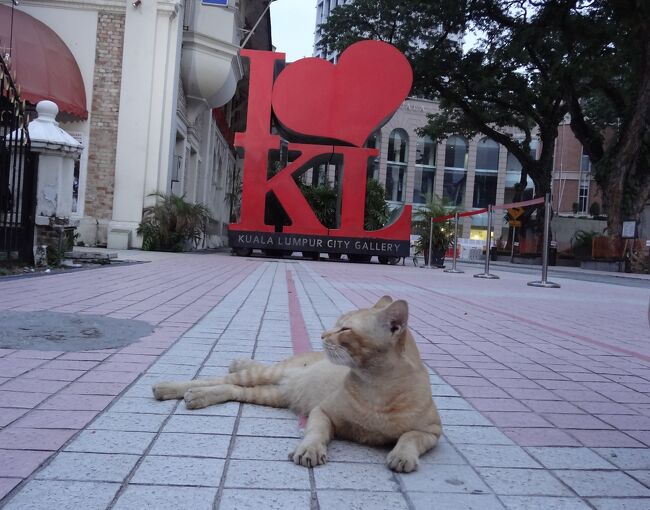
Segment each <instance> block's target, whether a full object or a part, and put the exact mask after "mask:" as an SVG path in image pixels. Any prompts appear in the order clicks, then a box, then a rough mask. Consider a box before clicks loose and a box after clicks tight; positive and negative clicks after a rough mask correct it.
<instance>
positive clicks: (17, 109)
mask: <svg viewBox="0 0 650 510" xmlns="http://www.w3.org/2000/svg"><path fill="white" fill-rule="evenodd" d="M28 122H29V120H28V119H27V114H26V111H25V102H24V101H22V102H21V100H20V96H19V91H18V90H17V88H16V84H15V81H14V79H12V77H11V74H10V72H9V69H8V67H7V65H6V63H5V61H4V60H3V58H2V57H1V56H0V263H3V262H6V261H11V260H20V261H21V262H27V263H30V262H31V261H32V259H33V245H34V209H35V202H36V168H35V167H36V162H37V161H38V160H37V159H36V158H34V157H32V155H31V153H30V150H29V149H30V146H29V134H28V132H27V123H28Z"/></svg>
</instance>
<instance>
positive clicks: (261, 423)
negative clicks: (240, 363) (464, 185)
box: [0, 252, 650, 510]
mask: <svg viewBox="0 0 650 510" xmlns="http://www.w3.org/2000/svg"><path fill="white" fill-rule="evenodd" d="M120 256H121V257H128V258H131V259H140V260H149V262H148V263H143V264H133V265H122V266H114V267H105V268H101V269H93V270H87V271H76V272H68V273H62V274H51V275H46V276H39V277H29V278H24V277H23V278H4V279H0V311H2V312H9V311H13V312H32V313H33V314H39V313H42V312H43V311H47V312H54V313H60V314H64V313H65V314H85V315H90V316H96V315H100V316H105V317H108V318H112V319H121V320H125V321H126V320H129V321H131V320H138V321H144V322H146V323H148V326H150V327H151V329H150V330H149V331H146V333H145V335H146V336H144V337H142V338H141V339H140V340H139V341H137V342H134V343H131V344H129V345H127V346H125V347H113V348H109V349H100V350H97V349H93V348H92V340H91V339H89V340H88V348H87V349H86V350H81V351H80V350H73V351H69V350H67V351H63V350H60V351H57V350H36V349H34V348H31V349H29V350H28V349H1V350H0V508H3V509H7V510H9V509H11V510H35V509H46V510H56V509H73V508H74V509H79V510H94V509H98V510H99V509H115V510H125V509H133V510H139V509H144V508H152V509H156V510H165V509H169V510H172V509H173V510H180V509H192V510H202V509H206V510H207V509H219V510H226V509H248V508H259V509H276V508H277V509H302V508H304V509H322V510H328V509H357V508H359V509H361V508H369V509H373V510H382V509H391V510H398V509H416V510H419V509H422V510H425V509H426V510H428V509H439V510H468V509H477V510H478V509H480V510H496V509H508V510H524V509H539V510H582V509H585V510H587V509H592V510H593V509H597V510H648V509H650V450H649V449H648V447H649V446H650V326H649V325H648V300H649V298H650V279H648V277H647V275H646V276H645V277H644V276H640V275H636V276H633V277H632V279H630V280H626V279H625V277H624V276H621V277H620V278H618V279H617V280H616V284H612V283H602V282H599V283H595V282H591V281H585V280H584V279H582V280H577V279H574V278H572V277H571V274H572V273H571V272H570V271H566V272H553V271H551V273H550V277H551V279H552V280H553V281H556V282H558V283H560V284H561V286H562V287H561V288H560V289H541V288H533V287H528V286H527V285H526V282H528V281H531V280H537V279H539V274H538V273H536V274H524V273H521V272H511V271H508V270H506V269H505V268H503V269H502V268H499V267H493V269H492V270H493V272H495V273H497V274H499V276H500V277H501V278H500V279H499V280H482V279H477V278H473V277H472V275H473V274H474V273H477V272H480V271H481V269H482V268H481V267H479V266H470V265H465V266H462V267H461V268H462V269H464V270H465V271H466V272H465V273H464V274H449V273H444V272H443V271H441V270H438V269H422V268H416V267H413V266H412V265H408V264H407V265H405V266H401V265H400V266H380V265H377V264H367V265H360V264H351V263H346V262H328V261H321V262H312V261H303V260H299V259H287V260H281V261H278V260H273V259H265V258H237V257H233V256H230V255H228V254H226V253H211V254H149V253H140V252H123V253H120ZM500 269H502V270H500ZM580 277H581V278H584V277H585V274H584V273H581V276H580ZM627 283H629V284H627ZM646 284H647V285H646ZM383 294H390V295H392V296H393V297H395V298H403V299H406V300H408V302H409V305H410V313H411V316H410V327H411V329H412V331H413V334H414V336H415V338H416V341H417V343H418V346H419V349H420V352H421V354H422V358H423V360H424V362H425V363H426V365H427V366H428V367H429V369H430V379H431V390H432V392H433V395H434V399H435V401H436V404H437V405H438V408H439V409H440V414H441V417H442V421H443V427H444V431H443V432H444V434H443V439H442V441H441V442H440V444H439V445H438V446H437V447H436V448H435V449H434V450H432V451H431V452H429V453H428V454H426V455H424V456H423V457H422V459H421V464H420V468H419V469H418V471H416V472H414V473H411V474H396V473H393V472H391V471H390V470H389V469H388V468H386V467H385V466H384V459H385V456H386V454H387V452H388V450H387V449H381V448H368V447H363V446H360V445H356V444H351V443H346V442H342V441H333V442H332V443H331V445H330V448H329V462H328V463H327V464H326V465H324V466H320V467H317V468H314V469H306V468H303V467H299V466H296V465H294V464H293V463H291V462H289V461H288V460H287V453H288V452H289V450H291V449H292V447H293V446H294V445H295V444H296V443H297V442H298V441H299V438H300V437H301V435H302V428H301V426H302V425H303V421H301V420H299V419H298V418H297V417H296V416H294V415H293V414H292V413H290V412H288V411H286V410H281V409H271V408H266V407H260V406H254V405H249V404H239V403H227V404H222V405H217V406H212V407H208V408H205V409H202V410H197V411H189V410H187V409H186V408H185V406H184V404H183V402H182V401H175V400H174V401H164V402H159V401H156V400H154V399H153V397H152V394H151V385H152V384H154V383H156V382H158V381H161V380H169V379H188V378H193V377H202V376H209V375H219V374H223V373H225V372H227V370H228V368H227V367H228V364H229V362H230V361H231V359H233V358H241V357H252V358H254V359H256V360H260V361H263V362H274V361H277V360H280V359H283V358H285V357H288V356H290V355H291V354H292V353H293V352H295V351H298V350H304V349H305V348H308V347H309V346H311V348H313V349H320V348H321V347H320V334H321V332H322V330H323V329H326V328H328V327H330V326H332V325H333V323H334V321H335V319H336V317H337V316H338V315H339V314H340V313H341V312H344V311H346V310H350V309H353V308H358V307H365V306H368V305H370V304H372V303H374V302H375V301H376V300H377V299H378V298H379V297H381V296H382V295H383ZM2 327H3V326H2V324H0V328H2Z"/></svg>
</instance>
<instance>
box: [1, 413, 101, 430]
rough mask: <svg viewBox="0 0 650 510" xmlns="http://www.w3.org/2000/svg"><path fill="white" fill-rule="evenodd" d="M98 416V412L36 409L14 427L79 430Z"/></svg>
mask: <svg viewBox="0 0 650 510" xmlns="http://www.w3.org/2000/svg"><path fill="white" fill-rule="evenodd" d="M96 415H97V412H96V411H54V410H40V409H36V410H33V411H31V412H29V413H28V414H26V415H25V416H23V417H22V418H20V419H19V420H18V421H17V422H16V423H15V424H14V426H16V427H26V428H36V429H74V430H79V429H81V428H83V427H84V426H85V425H87V424H88V422H90V421H91V420H92V419H93V418H94V417H95V416H96Z"/></svg>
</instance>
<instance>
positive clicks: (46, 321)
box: [0, 311, 153, 351]
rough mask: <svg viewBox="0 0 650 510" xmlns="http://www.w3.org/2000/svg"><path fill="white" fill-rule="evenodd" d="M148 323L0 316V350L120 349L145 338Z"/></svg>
mask: <svg viewBox="0 0 650 510" xmlns="http://www.w3.org/2000/svg"><path fill="white" fill-rule="evenodd" d="M152 331H153V327H152V326H151V324H149V323H148V322H144V321H136V320H130V319H112V318H110V317H102V316H99V315H83V314H71V313H56V312H12V311H2V312H0V348H3V349H34V350H37V351H89V350H97V349H113V348H117V347H124V346H126V345H129V344H131V343H133V342H136V341H138V340H139V339H140V338H142V337H143V336H147V335H149V334H150V333H151V332H152Z"/></svg>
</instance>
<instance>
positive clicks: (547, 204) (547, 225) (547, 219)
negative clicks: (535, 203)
mask: <svg viewBox="0 0 650 510" xmlns="http://www.w3.org/2000/svg"><path fill="white" fill-rule="evenodd" d="M551 209H552V208H551V194H550V193H547V194H546V198H545V201H544V246H543V247H542V279H541V281H537V282H528V285H529V286H530V287H544V288H547V289H559V288H560V284H559V283H555V282H549V281H548V280H547V277H548V245H549V234H550V232H551Z"/></svg>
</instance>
